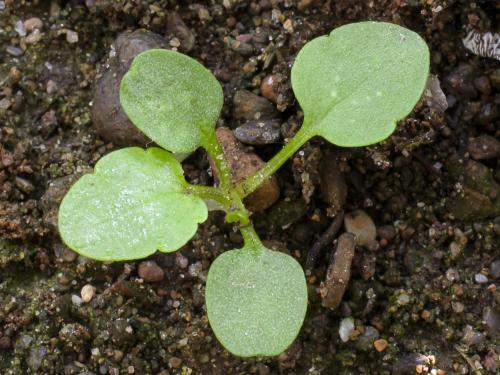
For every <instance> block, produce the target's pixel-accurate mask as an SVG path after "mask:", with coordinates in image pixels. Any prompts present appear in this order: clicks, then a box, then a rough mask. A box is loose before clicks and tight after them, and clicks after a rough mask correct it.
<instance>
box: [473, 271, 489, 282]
mask: <svg viewBox="0 0 500 375" xmlns="http://www.w3.org/2000/svg"><path fill="white" fill-rule="evenodd" d="M474 280H475V281H476V283H478V284H486V283H487V282H488V278H487V277H486V276H484V275H483V274H482V273H476V274H475V275H474Z"/></svg>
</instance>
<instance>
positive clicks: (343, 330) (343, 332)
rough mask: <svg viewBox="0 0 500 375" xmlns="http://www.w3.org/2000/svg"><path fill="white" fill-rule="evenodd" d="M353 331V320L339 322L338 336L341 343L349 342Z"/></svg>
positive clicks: (347, 319)
mask: <svg viewBox="0 0 500 375" xmlns="http://www.w3.org/2000/svg"><path fill="white" fill-rule="evenodd" d="M353 331H354V319H353V318H350V317H349V318H344V319H342V320H341V321H340V327H339V335H340V339H341V340H342V341H343V342H347V341H349V337H350V336H351V333H352V332H353Z"/></svg>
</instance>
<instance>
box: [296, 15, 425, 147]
mask: <svg viewBox="0 0 500 375" xmlns="http://www.w3.org/2000/svg"><path fill="white" fill-rule="evenodd" d="M428 71H429V50H428V48H427V45H426V43H425V41H424V40H423V39H422V38H421V37H420V36H419V35H418V34H416V33H415V32H413V31H410V30H408V29H406V28H403V27H401V26H397V25H394V24H390V23H385V22H360V23H353V24H349V25H345V26H342V27H339V28H337V29H335V30H333V31H332V32H331V34H330V35H328V36H322V37H319V38H316V39H314V40H312V41H311V42H309V43H307V44H306V45H305V46H304V47H303V48H302V50H301V51H300V52H299V54H298V56H297V59H296V60H295V63H294V65H293V68H292V87H293V91H294V93H295V96H296V97H297V100H298V101H299V103H300V106H301V107H302V109H303V111H304V124H303V129H302V131H303V132H305V133H306V134H307V136H308V137H309V138H310V137H312V136H314V135H320V136H322V137H323V138H325V139H327V140H328V141H329V142H331V143H334V144H336V145H339V146H346V147H351V146H366V145H369V144H373V143H377V142H380V141H381V140H383V139H385V138H386V137H388V136H389V135H390V134H391V133H392V132H393V131H394V129H395V127H396V122H397V121H398V120H400V119H402V118H403V117H405V116H406V115H407V114H408V113H409V112H410V111H411V110H412V109H413V107H414V106H415V104H416V103H417V102H418V100H419V99H420V96H421V94H422V92H423V90H424V87H425V84H426V82H427V76H428Z"/></svg>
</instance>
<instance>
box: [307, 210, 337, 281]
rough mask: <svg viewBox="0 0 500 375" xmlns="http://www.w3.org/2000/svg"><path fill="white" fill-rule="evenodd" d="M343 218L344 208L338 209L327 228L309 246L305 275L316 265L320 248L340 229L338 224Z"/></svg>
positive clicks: (330, 241) (329, 241)
mask: <svg viewBox="0 0 500 375" xmlns="http://www.w3.org/2000/svg"><path fill="white" fill-rule="evenodd" d="M343 220H344V210H340V211H339V212H338V213H337V216H336V217H335V219H333V221H332V223H331V224H330V226H329V227H328V229H327V230H326V231H325V232H324V233H323V234H322V235H321V237H320V238H318V240H317V241H316V242H315V243H314V245H313V246H312V247H311V250H309V253H307V259H306V266H305V269H306V275H310V274H311V272H312V269H313V268H314V266H315V265H316V261H317V259H318V256H319V254H320V252H321V250H322V249H323V248H324V247H325V246H327V245H328V244H330V243H332V241H333V239H334V237H335V235H336V234H337V232H338V231H339V229H340V226H341V225H342V222H343Z"/></svg>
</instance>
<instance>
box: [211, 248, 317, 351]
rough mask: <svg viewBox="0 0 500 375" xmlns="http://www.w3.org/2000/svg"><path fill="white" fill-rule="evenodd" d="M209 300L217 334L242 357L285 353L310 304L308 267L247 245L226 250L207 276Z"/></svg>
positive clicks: (229, 347) (275, 253)
mask: <svg viewBox="0 0 500 375" xmlns="http://www.w3.org/2000/svg"><path fill="white" fill-rule="evenodd" d="M205 298H206V303H207V312H208V319H209V321H210V325H211V326H212V329H213V331H214V333H215V335H216V336H217V339H218V340H219V341H220V342H221V343H222V345H224V347H225V348H226V349H228V350H229V351H230V352H231V353H233V354H235V355H238V356H241V357H252V356H260V355H264V356H273V355H278V354H280V353H282V352H283V351H284V350H285V349H286V348H287V347H288V346H289V345H290V344H291V343H292V342H293V340H294V339H295V338H296V337H297V334H298V332H299V330H300V327H301V326H302V322H303V320H304V316H305V313H306V308H307V287H306V281H305V277H304V272H303V271H302V268H301V266H300V265H299V263H297V261H295V259H293V258H292V257H290V256H289V255H286V254H283V253H280V252H277V251H272V250H269V249H266V248H265V247H263V246H262V245H259V246H258V247H257V248H255V247H254V248H248V247H244V248H242V249H239V250H231V251H228V252H225V253H223V254H222V255H220V256H219V257H218V258H217V259H216V260H215V261H214V262H213V263H212V266H211V267H210V270H209V272H208V277H207V288H206V296H205Z"/></svg>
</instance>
